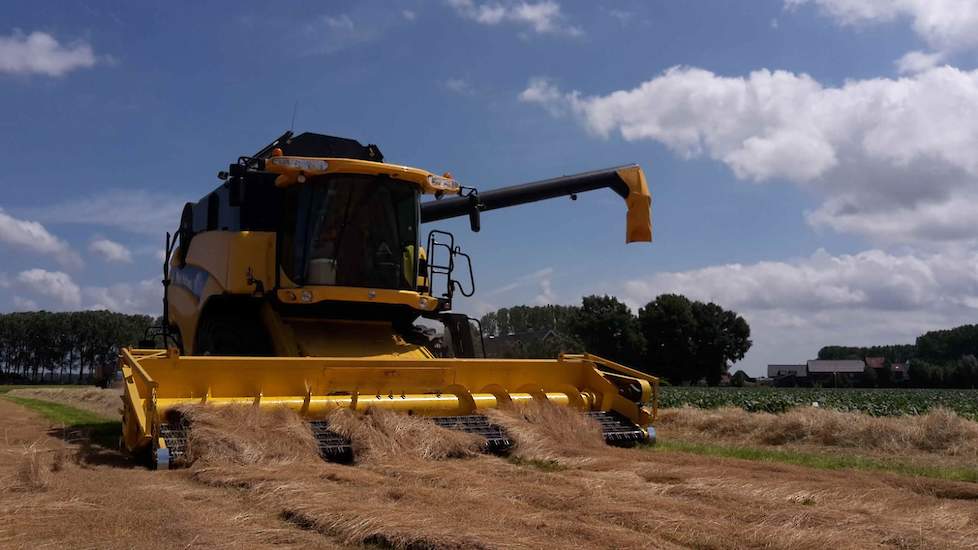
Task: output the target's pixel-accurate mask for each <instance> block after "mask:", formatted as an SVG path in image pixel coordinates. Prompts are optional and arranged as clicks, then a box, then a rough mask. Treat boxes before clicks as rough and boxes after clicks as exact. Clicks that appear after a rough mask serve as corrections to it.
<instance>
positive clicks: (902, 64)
mask: <svg viewBox="0 0 978 550" xmlns="http://www.w3.org/2000/svg"><path fill="white" fill-rule="evenodd" d="M943 59H944V54H942V53H928V52H920V51H912V52H907V53H906V54H904V55H903V57H901V58H900V59H897V60H896V67H897V70H898V71H900V74H914V73H920V72H923V71H926V70H929V69H933V68H934V67H936V66H938V65H939V64H940V63H941V60H943Z"/></svg>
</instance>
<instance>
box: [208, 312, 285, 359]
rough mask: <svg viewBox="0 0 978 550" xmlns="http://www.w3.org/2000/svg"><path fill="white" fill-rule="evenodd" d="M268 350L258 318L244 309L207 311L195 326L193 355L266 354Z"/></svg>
mask: <svg viewBox="0 0 978 550" xmlns="http://www.w3.org/2000/svg"><path fill="white" fill-rule="evenodd" d="M270 351H271V346H270V345H269V342H268V336H267V335H266V334H265V331H264V329H263V328H262V324H261V318H260V317H259V316H258V315H257V312H254V311H249V309H248V308H233V309H231V310H225V311H215V312H210V313H208V314H206V315H205V316H204V318H203V319H202V320H201V323H200V327H199V328H198V329H197V347H196V349H195V350H194V352H195V354H196V355H230V356H267V355H270Z"/></svg>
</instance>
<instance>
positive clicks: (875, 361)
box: [866, 357, 886, 369]
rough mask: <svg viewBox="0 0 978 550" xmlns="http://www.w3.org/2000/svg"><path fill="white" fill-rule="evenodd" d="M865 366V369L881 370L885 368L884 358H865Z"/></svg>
mask: <svg viewBox="0 0 978 550" xmlns="http://www.w3.org/2000/svg"><path fill="white" fill-rule="evenodd" d="M866 366H867V367H872V368H874V369H881V368H883V367H885V366H886V358H885V357H867V358H866Z"/></svg>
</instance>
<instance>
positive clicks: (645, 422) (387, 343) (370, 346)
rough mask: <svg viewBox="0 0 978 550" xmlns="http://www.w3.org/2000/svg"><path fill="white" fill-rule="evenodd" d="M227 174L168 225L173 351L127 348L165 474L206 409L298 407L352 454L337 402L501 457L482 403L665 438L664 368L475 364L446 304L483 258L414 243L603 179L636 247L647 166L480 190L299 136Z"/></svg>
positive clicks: (132, 431) (166, 281) (353, 147)
mask: <svg viewBox="0 0 978 550" xmlns="http://www.w3.org/2000/svg"><path fill="white" fill-rule="evenodd" d="M219 177H220V178H221V179H222V180H224V181H225V183H224V184H223V185H221V186H220V187H218V188H217V189H215V190H214V191H213V192H211V193H209V194H208V195H207V196H205V197H204V198H202V199H201V200H200V201H199V202H197V203H188V204H187V205H186V207H185V208H184V213H183V216H182V218H181V220H180V229H179V231H178V234H177V238H176V239H173V240H172V241H171V239H170V236H169V234H168V235H167V245H166V250H167V260H166V262H165V264H164V277H163V286H164V299H163V302H164V307H163V324H162V326H161V327H160V333H159V334H158V335H157V336H158V337H159V338H160V339H161V340H162V341H163V346H162V347H163V348H165V349H145V347H141V348H140V349H130V348H127V349H124V350H123V351H122V352H121V354H120V369H121V371H122V374H123V378H124V382H125V395H124V398H123V400H124V412H123V414H124V416H123V442H124V444H125V447H126V448H127V449H128V450H129V451H131V452H133V453H135V454H139V453H143V452H148V453H149V454H150V456H151V462H152V463H153V464H155V465H156V466H157V467H160V468H167V467H169V466H170V465H171V464H178V463H180V462H181V461H182V459H183V458H184V455H185V452H186V428H187V426H186V422H185V419H184V418H182V417H181V414H180V408H181V407H183V406H188V405H201V404H204V405H211V406H221V405H232V404H237V405H248V406H253V407H257V408H268V407H287V408H289V409H291V410H293V411H295V412H296V413H298V414H300V415H302V416H303V417H305V418H308V419H309V421H310V423H311V425H312V429H313V433H314V434H315V435H316V437H317V440H318V442H319V447H320V452H321V454H322V456H323V457H324V458H328V459H338V460H343V459H349V458H350V455H351V446H350V442H349V441H347V440H346V439H344V438H343V437H341V436H339V435H338V434H336V433H334V432H332V431H331V430H330V429H329V426H328V424H327V422H326V420H325V419H326V417H327V416H328V413H329V412H331V411H334V410H337V409H350V410H354V411H365V410H368V409H370V408H382V409H388V410H393V411H397V412H401V413H404V414H409V415H418V416H423V417H430V418H432V419H433V421H434V422H435V423H437V424H438V425H440V426H443V427H446V428H451V429H458V430H463V431H466V432H471V433H476V434H479V435H481V436H483V437H485V438H486V444H485V449H486V450H487V451H494V452H501V451H505V450H506V449H508V448H509V447H510V446H511V445H512V442H511V441H510V440H509V436H508V435H507V434H506V432H505V431H504V430H503V429H502V428H500V427H499V426H496V425H494V424H492V423H491V422H490V421H489V420H488V419H487V417H486V416H484V415H482V414H480V411H484V410H486V409H491V408H500V407H506V406H510V405H519V404H522V403H529V402H546V403H552V404H556V405H561V406H568V407H573V408H575V409H578V410H580V411H581V412H582V414H587V415H589V416H590V417H592V418H593V419H595V420H596V421H597V422H598V423H599V424H600V425H601V428H602V430H603V432H604V436H605V439H606V441H607V442H608V443H611V444H616V445H626V444H632V443H635V442H642V441H649V440H650V439H652V440H654V429H652V428H651V426H650V424H651V422H652V421H653V420H654V418H655V414H656V404H657V397H658V380H657V379H656V378H655V377H653V376H650V375H648V374H645V373H643V372H639V371H637V370H634V369H631V368H628V367H625V366H623V365H619V364H617V363H614V362H612V361H609V360H606V359H603V358H600V357H596V356H593V355H588V354H580V355H571V354H563V355H561V356H560V357H558V358H557V359H551V360H528V359H520V360H513V359H487V358H485V357H484V349H483V350H482V355H483V357H482V358H477V357H478V356H479V355H480V353H479V350H478V349H477V348H478V347H479V346H478V344H479V343H480V342H481V341H482V338H481V327H479V328H478V333H476V329H475V327H474V326H473V323H472V321H473V320H472V319H470V318H468V317H467V316H466V315H464V314H459V313H454V312H452V298H453V296H454V294H455V292H456V291H458V292H460V293H461V294H463V295H465V296H471V295H472V294H473V293H474V291H475V280H474V277H472V270H471V260H470V259H469V257H468V255H466V254H465V253H464V252H462V251H461V248H460V247H459V246H456V245H455V238H454V236H453V235H451V234H450V233H447V232H444V231H439V230H432V231H431V232H430V233H429V234H428V237H427V241H426V242H424V244H425V245H426V246H421V245H422V242H421V240H420V237H419V226H420V225H421V224H423V223H431V222H436V221H439V220H444V219H448V218H454V217H463V216H468V218H469V220H470V225H471V228H472V230H473V231H479V229H480V226H481V221H480V214H481V212H484V211H488V210H493V209H497V208H504V207H509V206H514V205H518V204H524V203H528V202H534V201H539V200H544V199H550V198H555V197H561V196H570V197H571V198H576V195H577V193H582V192H586V191H590V190H595V189H601V188H609V189H611V190H613V191H615V192H616V193H618V194H619V195H620V196H621V197H622V198H623V199H624V200H625V203H626V206H627V216H626V242H642V241H651V238H652V227H651V196H650V194H649V191H648V187H647V184H646V182H645V175H644V174H643V173H642V170H641V169H640V168H639V167H638V166H635V165H630V166H623V167H617V168H611V169H606V170H598V171H594V172H588V173H584V174H578V175H574V176H563V177H559V178H554V179H550V180H543V181H538V182H532V183H525V184H519V185H514V186H510V187H504V188H499V189H494V190H491V191H487V192H484V193H481V194H480V193H479V192H478V191H477V190H475V189H473V188H468V187H465V186H462V185H460V184H459V183H458V182H457V181H456V180H454V179H453V178H452V177H451V175H450V174H447V173H446V174H445V175H443V176H437V175H435V174H431V173H429V172H426V171H424V170H419V169H416V168H410V167H405V166H398V165H393V164H387V163H384V162H383V156H382V155H381V154H380V150H379V149H378V148H377V147H376V146H375V145H368V146H363V145H361V144H359V143H358V142H356V141H354V140H349V139H344V138H336V137H331V136H324V135H319V134H308V133H307V134H301V135H299V136H295V137H293V135H292V133H291V132H287V133H286V134H284V135H283V136H281V137H280V138H279V139H277V140H275V141H274V142H272V143H271V144H269V145H268V146H266V147H265V148H263V149H262V150H260V151H259V152H258V153H256V154H255V155H252V156H250V157H241V158H240V159H239V160H238V162H237V163H234V164H232V165H230V168H229V170H228V171H222V172H221V173H220V174H219ZM422 195H432V196H434V200H429V201H422V200H421V196H422ZM463 266H464V267H467V268H468V277H467V278H462V279H463V280H464V281H465V283H464V284H463V283H462V282H460V280H459V279H458V278H456V277H457V275H456V274H457V272H458V271H460V270H459V269H457V268H459V267H463ZM439 283H440V284H439ZM436 285H438V286H443V287H444V292H442V293H437V292H434V287H435V286H436ZM420 319H427V320H429V321H434V322H441V323H442V324H443V325H444V326H445V332H444V338H445V340H446V344H447V347H448V348H450V349H451V350H452V351H451V354H450V355H451V357H437V356H436V354H440V353H439V345H438V344H437V343H436V342H435V339H433V338H432V337H431V335H430V334H426V333H425V330H424V329H423V327H420V326H419V325H417V324H416V323H415V322H416V321H418V320H420ZM476 323H477V322H476Z"/></svg>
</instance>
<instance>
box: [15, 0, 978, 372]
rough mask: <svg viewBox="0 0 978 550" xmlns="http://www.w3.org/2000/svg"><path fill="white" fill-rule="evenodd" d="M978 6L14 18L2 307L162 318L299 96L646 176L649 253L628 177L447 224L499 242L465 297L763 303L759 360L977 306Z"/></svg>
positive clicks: (498, 150)
mask: <svg viewBox="0 0 978 550" xmlns="http://www.w3.org/2000/svg"><path fill="white" fill-rule="evenodd" d="M974 4H975V3H974V2H971V1H970V0H939V1H924V0H895V1H891V0H885V1H884V0H753V1H743V0H740V1H735V0H730V1H709V2H707V1H703V2H674V1H650V2H571V1H557V0H539V1H537V0H522V1H519V0H517V1H509V0H498V1H490V2H484V1H481V0H448V1H430V2H403V3H398V4H394V3H388V2H306V3H292V2H280V3H274V4H269V3H267V2H260V3H259V2H238V3H234V4H223V5H222V4H218V3H186V4H170V5H167V7H166V9H164V8H162V7H157V6H146V5H139V4H134V3H128V2H117V3H113V2H90V3H87V4H86V3H82V2H64V3H60V4H59V3H52V4H47V5H43V6H36V5H25V4H19V5H12V6H9V7H8V8H7V10H6V11H5V16H6V17H5V18H4V22H3V24H2V25H3V26H0V102H2V104H3V105H4V107H3V110H2V116H0V125H2V129H3V131H2V132H0V151H2V153H0V159H2V161H3V165H4V171H3V173H2V175H0V186H2V189H3V193H2V195H0V209H2V211H0V311H12V310H18V309H32V308H37V307H43V308H47V309H77V308H91V307H108V308H111V309H115V310H119V311H129V312H147V313H157V312H158V310H159V302H158V299H159V293H158V287H159V285H158V279H159V272H160V259H159V252H160V249H161V248H162V238H163V237H162V233H163V231H166V230H172V229H173V228H175V226H176V223H177V221H178V216H179V209H180V207H181V205H182V204H183V202H185V201H187V200H197V199H198V198H199V197H200V196H202V195H204V194H206V193H207V192H208V191H209V190H211V189H212V188H213V187H214V186H215V185H217V183H218V181H217V180H216V178H215V174H216V173H217V171H218V170H221V169H222V168H224V167H226V165H227V163H228V162H230V161H232V160H234V159H235V158H237V156H239V155H242V154H247V153H250V152H253V151H254V150H256V149H257V148H258V147H260V146H262V145H263V144H264V143H266V142H267V141H269V140H270V139H272V138H274V137H275V136H277V135H278V134H279V133H281V132H282V131H283V130H284V129H286V128H287V127H288V126H289V125H290V121H291V117H292V112H293V108H294V106H295V105H298V108H297V116H296V121H295V128H296V129H297V130H300V131H306V130H307V131H317V132H323V133H331V134H336V135H342V136H348V137H353V138H356V139H359V140H360V141H362V142H365V143H366V142H371V143H377V144H378V145H380V147H381V149H382V150H383V152H384V154H385V156H386V157H387V160H389V161H391V162H396V163H401V164H408V165H414V166H418V167H422V168H426V169H429V170H431V171H434V172H442V171H446V170H447V171H451V172H452V173H453V174H454V175H455V176H456V177H458V178H459V179H461V180H462V181H464V182H465V183H466V184H469V185H473V186H476V187H479V188H481V189H489V188H492V187H496V186H500V185H507V184H511V183H517V182H522V181H530V180H533V179H538V178H544V177H550V176H554V175H559V174H565V173H574V172H578V171H584V170H590V169H595V168H602V167H607V166H614V165H619V164H625V163H630V162H637V163H639V164H641V165H642V166H643V167H644V169H645V170H646V173H647V175H648V178H649V181H650V184H651V186H652V192H653V197H654V199H653V200H654V206H653V218H654V226H655V242H654V243H652V244H650V245H644V244H633V245H629V246H626V245H625V244H624V205H623V204H622V202H621V201H620V200H619V199H618V198H617V196H615V195H614V194H612V193H610V192H595V193H590V194H588V195H583V196H582V197H581V198H580V200H578V201H576V202H571V201H569V200H566V201H564V200H558V201H549V202H545V203H540V204H536V205H529V206H524V207H519V208H514V209H510V210H505V211H498V212H492V213H487V214H486V215H485V216H484V217H483V231H482V232H481V233H479V234H472V233H470V232H468V230H467V228H466V226H465V224H464V223H461V222H457V223H443V224H440V227H443V228H447V229H450V230H452V231H455V232H456V235H457V236H458V237H459V238H460V241H461V243H462V245H463V247H464V248H465V249H466V250H467V251H468V252H470V253H472V254H473V258H474V264H475V268H476V278H477V287H478V293H477V294H476V296H475V297H474V298H473V299H471V300H466V301H461V302H459V304H458V305H459V308H460V309H467V310H469V311H471V312H474V313H482V312H484V311H487V310H489V309H493V308H496V307H502V306H509V305H515V304H520V303H545V302H554V303H576V302H579V300H580V297H581V296H582V295H585V294H590V293H609V294H613V295H616V296H619V297H620V298H622V299H624V300H626V301H627V302H628V303H629V304H630V305H631V306H633V307H635V308H637V307H640V306H641V305H643V304H644V303H645V302H647V301H648V300H649V299H651V298H652V297H654V296H655V295H657V294H658V293H661V292H671V291H679V292H683V293H686V294H688V295H690V296H693V297H696V298H699V299H709V300H715V301H717V302H718V303H720V304H721V305H724V306H726V307H729V308H732V309H735V310H737V311H739V312H741V313H742V314H744V315H745V317H747V318H748V320H749V321H750V322H751V325H752V327H753V329H754V340H755V348H754V350H753V351H752V352H751V353H750V354H749V355H748V357H747V358H746V359H745V361H744V362H743V364H742V366H743V367H744V368H746V369H747V370H748V372H751V373H754V374H757V373H760V372H761V371H762V370H763V365H764V364H766V363H767V362H792V361H802V360H804V359H808V358H810V357H812V356H813V354H814V353H815V352H816V351H817V349H818V348H819V347H820V346H822V345H825V344H860V343H867V344H872V343H891V342H905V341H910V340H911V339H912V338H913V337H914V336H915V335H917V334H919V333H920V332H921V331H923V330H927V329H930V328H940V327H946V326H953V325H954V324H958V323H962V322H974V321H975V318H976V315H975V314H976V308H978V272H976V266H978V261H976V258H978V253H976V249H975V244H976V239H978V224H976V223H975V222H974V221H973V215H972V211H973V207H972V206H971V205H973V204H974V201H973V199H975V198H978V186H976V183H978V161H976V160H975V159H974V158H973V157H975V156H976V155H974V151H975V150H976V149H978V147H976V146H978V107H976V106H978V101H976V100H978V73H976V72H975V71H974V68H975V65H976V50H978V7H976V6H975V5H974ZM232 6H233V7H232Z"/></svg>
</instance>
